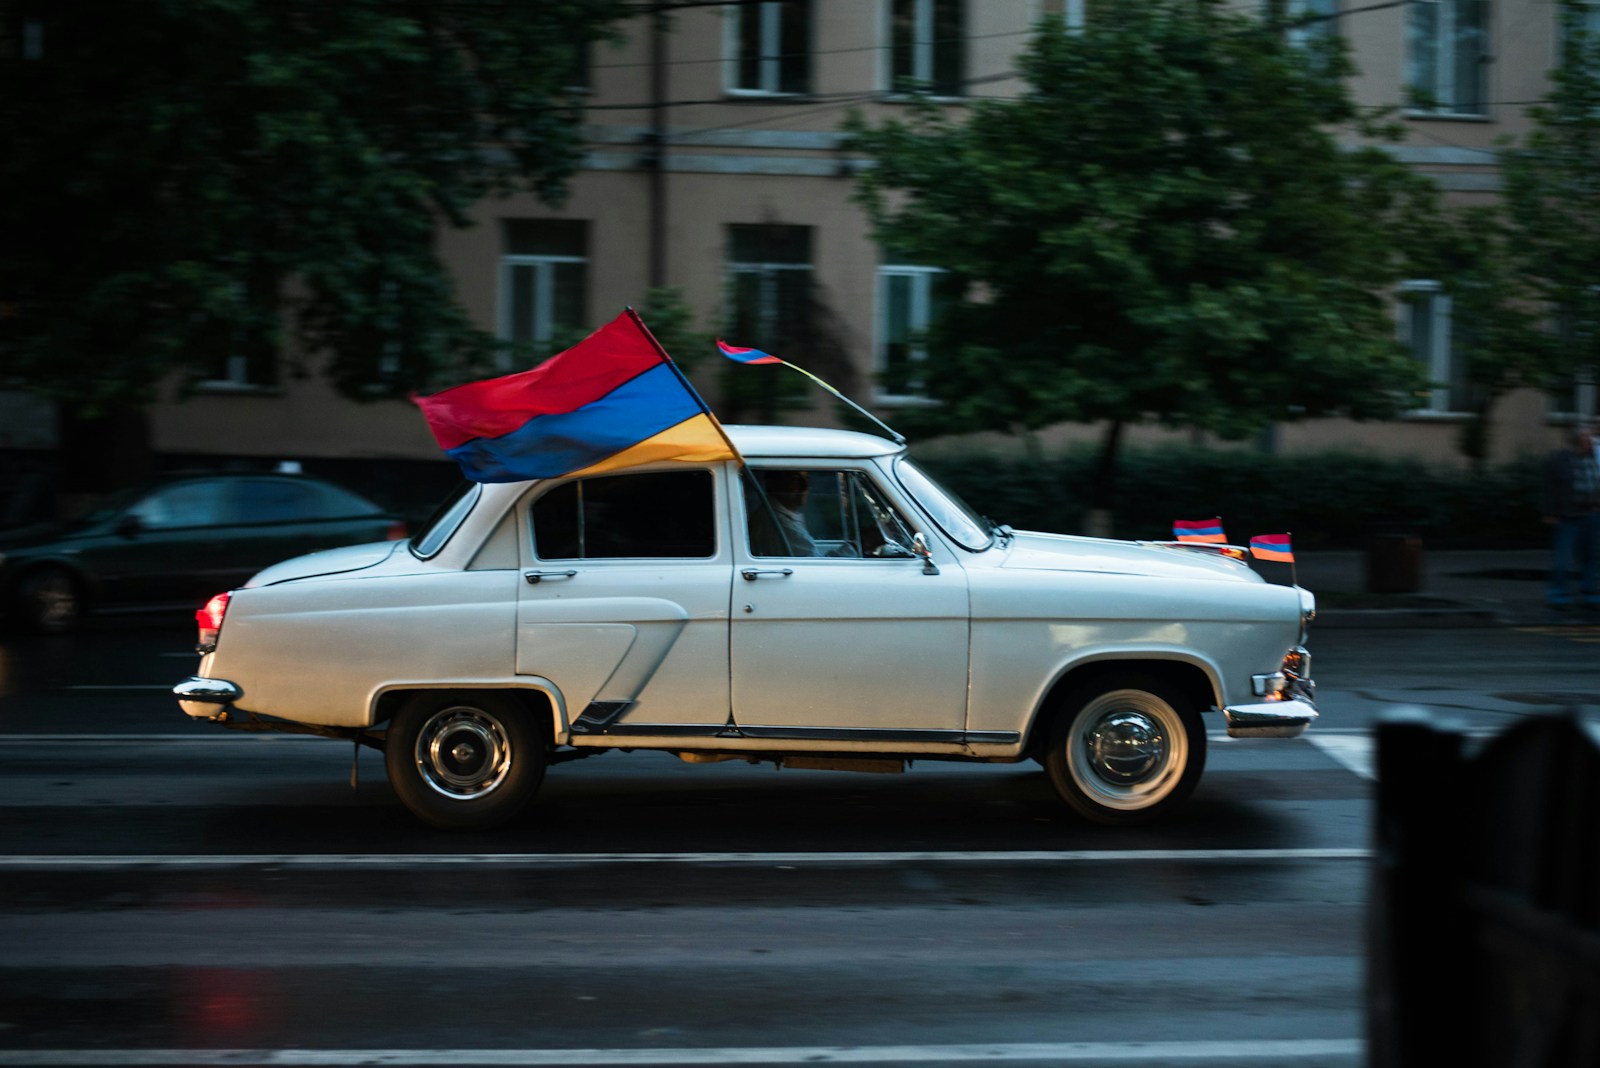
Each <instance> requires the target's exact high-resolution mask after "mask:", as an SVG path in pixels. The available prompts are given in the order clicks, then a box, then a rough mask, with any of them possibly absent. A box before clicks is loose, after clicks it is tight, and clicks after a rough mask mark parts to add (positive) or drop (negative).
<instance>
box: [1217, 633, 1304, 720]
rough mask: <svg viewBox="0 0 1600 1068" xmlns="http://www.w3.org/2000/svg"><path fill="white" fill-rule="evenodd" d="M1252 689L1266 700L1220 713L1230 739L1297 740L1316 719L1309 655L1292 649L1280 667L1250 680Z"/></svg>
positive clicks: (1302, 649) (1299, 648)
mask: <svg viewBox="0 0 1600 1068" xmlns="http://www.w3.org/2000/svg"><path fill="white" fill-rule="evenodd" d="M1250 681H1251V688H1252V690H1253V691H1254V692H1255V695H1256V696H1257V697H1262V698H1265V700H1263V701H1260V702H1257V703H1255V704H1249V705H1232V706H1229V707H1228V708H1224V709H1223V710H1222V716H1223V718H1224V719H1225V720H1227V721H1228V737H1230V738H1298V737H1300V736H1301V735H1302V734H1304V733H1305V732H1306V728H1307V727H1309V726H1311V721H1312V720H1314V719H1316V718H1317V704H1316V696H1317V684H1316V683H1315V682H1313V681H1312V680H1311V654H1310V653H1308V652H1307V651H1306V650H1305V649H1304V648H1303V647H1302V646H1298V645H1297V646H1295V647H1294V648H1293V649H1290V650H1289V652H1288V653H1287V654H1286V655H1285V656H1284V658H1283V667H1282V668H1281V669H1280V670H1278V671H1274V672H1273V673H1272V674H1270V675H1256V676H1253V677H1252V678H1251V680H1250Z"/></svg>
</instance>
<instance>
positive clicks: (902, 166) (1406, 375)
mask: <svg viewBox="0 0 1600 1068" xmlns="http://www.w3.org/2000/svg"><path fill="white" fill-rule="evenodd" d="M1020 69H1021V74H1022V76H1023V78H1024V79H1025V82H1026V86H1025V89H1024V91H1023V92H1022V94H1021V95H1020V96H1019V97H1017V98H1015V99H1009V100H979V101H974V102H973V103H972V104H971V105H970V106H969V107H967V108H966V109H964V110H963V111H962V112H960V113H958V114H956V115H953V116H952V115H950V114H947V113H946V112H945V111H943V110H941V109H940V107H939V106H938V105H935V104H928V105H923V106H920V107H917V108H915V109H914V112H913V115H912V117H911V118H910V119H909V120H907V121H889V122H885V123H883V124H881V125H877V126H872V125H869V124H867V123H865V122H864V121H862V120H861V119H860V118H859V117H853V118H852V119H851V121H850V124H849V130H850V132H851V133H852V135H853V144H854V146H855V147H856V148H857V149H858V150H860V151H864V152H865V153H866V154H867V155H868V156H869V157H870V158H871V161H872V164H873V165H872V166H871V167H869V168H867V169H865V170H864V171H863V172H862V174H861V176H860V179H859V187H858V194H859V197H860V199H861V201H862V202H863V203H864V205H865V206H866V208H867V210H868V212H869V213H870V216H871V218H872V221H873V223H874V225H875V228H876V232H877V235H878V237H879V239H880V240H881V241H882V243H883V244H884V245H885V246H886V247H889V248H893V249H895V250H896V251H897V253H899V254H901V255H904V256H907V257H910V258H911V261H912V262H920V263H924V264H930V265H936V266H940V267H942V268H944V269H945V270H946V271H947V272H949V273H950V276H951V277H952V278H953V280H954V281H955V282H956V283H957V284H958V287H959V288H962V289H964V291H965V296H964V297H963V298H962V299H959V300H957V301H955V302H953V303H952V304H951V305H950V306H949V307H947V309H946V310H945V313H944V314H943V316H942V317H941V321H940V325H939V327H938V329H937V331H936V333H935V337H934V341H935V344H934V345H933V346H932V348H931V351H930V356H929V359H928V363H927V366H926V372H925V381H926V387H927V390H928V392H929V393H930V394H931V395H932V396H933V397H935V398H936V399H938V400H940V401H942V402H943V403H942V404H941V405H940V406H939V407H938V408H937V410H935V411H934V412H933V418H934V419H935V420H937V422H938V424H939V425H940V427H941V428H943V429H947V430H965V429H979V428H987V429H1006V430H1013V431H1016V430H1030V429H1034V428H1039V427H1043V426H1046V425H1049V424H1052V423H1057V422H1061V421H1069V420H1070V421H1105V422H1106V423H1107V424H1108V426H1109V428H1110V430H1109V432H1108V451H1114V448H1115V442H1116V440H1117V439H1116V435H1117V433H1118V431H1120V428H1121V427H1122V426H1123V425H1124V424H1127V423H1133V422H1138V421H1141V420H1157V421H1160V422H1162V423H1164V424H1168V425H1172V426H1180V427H1191V428H1199V429H1203V430H1206V431H1210V432H1214V433H1216V434H1218V435H1222V436H1225V437H1229V438H1237V437H1242V436H1244V435H1247V434H1249V433H1250V432H1252V431H1254V430H1257V429H1258V428H1260V427H1262V426H1263V425H1265V424H1267V423H1269V422H1272V421H1278V420H1283V419H1289V418H1295V417H1299V416H1305V415H1321V414H1335V413H1337V414H1343V415H1348V416H1352V417H1356V418H1369V417H1381V416H1387V415H1391V414H1393V413H1395V412H1396V411H1397V410H1398V409H1400V408H1401V407H1403V406H1404V405H1405V404H1406V403H1407V398H1408V395H1409V394H1410V393H1411V392H1412V391H1413V390H1415V389H1416V388H1417V387H1418V385H1419V372H1418V368H1417V366H1416V364H1415V362H1414V361H1413V360H1412V359H1410V358H1409V356H1408V355H1407V354H1406V353H1405V352H1404V351H1403V350H1402V349H1401V347H1400V346H1399V345H1398V344H1397V343H1396V341H1395V338H1394V328H1393V325H1392V320H1391V318H1390V316H1389V313H1388V308H1387V304H1386V299H1387V298H1386V294H1385V289H1386V287H1387V286H1390V285H1391V284H1392V283H1394V282H1395V281H1396V280H1398V279H1399V278H1401V277H1403V276H1404V273H1405V256H1404V249H1403V248H1402V244H1401V241H1400V240H1399V239H1400V237H1401V236H1402V235H1403V234H1404V233H1405V232H1406V230H1405V227H1404V226H1403V225H1402V223H1403V221H1404V220H1405V219H1406V218H1408V215H1409V213H1411V212H1414V211H1415V210H1417V206H1418V205H1426V204H1429V203H1431V198H1432V197H1433V196H1434V189H1433V187H1432V186H1431V184H1430V183H1427V182H1426V181H1424V180H1422V179H1419V178H1417V177H1416V176H1414V175H1413V174H1411V173H1410V172H1409V171H1407V170H1406V169H1405V168H1404V167H1402V166H1401V165H1399V164H1397V163H1396V162H1395V161H1394V160H1393V158H1392V157H1391V155H1390V154H1389V153H1387V152H1386V151H1384V149H1383V147H1382V145H1381V142H1382V141H1383V140H1386V139H1390V138H1392V137H1393V136H1395V134H1394V132H1393V131H1392V129H1390V128H1387V127H1385V126H1381V125H1380V124H1379V123H1378V122H1376V121H1374V120H1373V118H1372V117H1370V116H1365V115H1364V114H1363V113H1362V112H1361V111H1360V110H1359V109H1358V108H1357V107H1356V106H1355V105H1354V104H1353V102H1352V101H1351V99H1350V97H1349V94H1348V91H1347V89H1346V86H1345V76H1346V75H1347V74H1348V73H1349V66H1348V60H1347V59H1346V57H1345V54H1344V50H1343V46H1342V42H1341V41H1340V40H1339V39H1338V38H1337V36H1336V35H1319V36H1318V37H1317V38H1316V39H1315V40H1313V41H1311V42H1309V43H1307V44H1306V45H1304V46H1303V47H1302V46H1297V45H1292V44H1290V43H1288V42H1287V41H1286V39H1285V35H1284V33H1283V28H1282V27H1281V26H1273V25H1270V24H1268V23H1265V22H1263V21H1261V20H1260V19H1258V18H1256V17H1254V16H1253V15H1250V14H1244V13H1240V12H1239V11H1238V10H1236V9H1230V7H1229V5H1227V4H1225V3H1223V2H1221V0H1143V2H1141V3H1138V4H1119V5H1117V6H1116V8H1115V17H1114V18H1112V17H1107V18H1095V17H1093V15H1091V17H1090V19H1089V21H1088V24H1087V26H1085V27H1084V28H1083V29H1082V30H1081V31H1073V30H1069V29H1065V28H1063V27H1062V26H1061V25H1060V23H1059V21H1056V20H1045V21H1044V22H1042V23H1041V25H1040V28H1039V31H1038V33H1037V35H1036V37H1035V39H1034V40H1033V42H1032V44H1031V46H1030V47H1029V49H1028V50H1027V52H1026V53H1025V55H1024V56H1023V57H1022V59H1021V63H1020ZM1357 139H1366V140H1367V143H1368V144H1370V145H1371V146H1372V147H1364V148H1351V147H1349V146H1348V145H1345V144H1341V141H1351V142H1353V141H1356V140H1357Z"/></svg>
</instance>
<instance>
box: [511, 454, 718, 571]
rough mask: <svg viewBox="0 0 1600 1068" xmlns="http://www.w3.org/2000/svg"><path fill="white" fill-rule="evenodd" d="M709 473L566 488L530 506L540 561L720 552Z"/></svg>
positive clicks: (613, 478) (586, 482)
mask: <svg viewBox="0 0 1600 1068" xmlns="http://www.w3.org/2000/svg"><path fill="white" fill-rule="evenodd" d="M713 498H714V493H713V487H712V480H711V472H709V471H654V472H648V473H645V474H635V475H606V476H601V477H597V478H585V479H579V480H577V481H574V482H564V483H562V484H561V485H559V486H556V487H554V488H553V489H551V490H549V491H548V492H546V493H544V494H542V495H540V496H539V497H538V498H537V499H536V500H535V501H534V502H533V512H532V518H533V539H534V551H535V553H537V554H538V556H539V558H540V559H541V560H596V559H607V558H619V557H635V558H637V557H647V558H674V559H681V558H698V557H708V556H715V555H716V552H717V537H716V513H715V503H714V499H713Z"/></svg>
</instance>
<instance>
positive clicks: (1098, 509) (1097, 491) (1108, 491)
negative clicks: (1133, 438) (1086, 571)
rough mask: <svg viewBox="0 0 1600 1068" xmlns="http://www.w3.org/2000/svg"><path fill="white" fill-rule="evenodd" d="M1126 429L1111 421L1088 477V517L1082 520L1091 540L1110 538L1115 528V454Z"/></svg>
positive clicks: (1118, 421) (1120, 424)
mask: <svg viewBox="0 0 1600 1068" xmlns="http://www.w3.org/2000/svg"><path fill="white" fill-rule="evenodd" d="M1125 425H1126V424H1125V423H1123V421H1122V420H1121V419H1113V420H1111V422H1110V423H1108V424H1107V425H1106V432H1105V436H1104V437H1103V438H1101V439H1100V452H1099V454H1098V455H1096V457H1095V461H1094V471H1093V472H1092V473H1091V474H1090V476H1089V513H1088V515H1087V516H1085V518H1084V533H1085V534H1087V535H1089V536H1090V537H1091V538H1109V537H1111V533H1112V531H1113V530H1114V529H1115V528H1116V516H1115V513H1114V509H1115V506H1116V500H1117V453H1118V452H1119V451H1120V449H1121V447H1122V430H1123V427H1124V426H1125Z"/></svg>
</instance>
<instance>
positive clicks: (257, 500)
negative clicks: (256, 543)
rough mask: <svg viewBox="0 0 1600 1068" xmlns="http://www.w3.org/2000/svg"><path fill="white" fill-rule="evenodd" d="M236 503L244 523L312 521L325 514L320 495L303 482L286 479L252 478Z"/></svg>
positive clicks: (241, 486) (241, 490)
mask: <svg viewBox="0 0 1600 1068" xmlns="http://www.w3.org/2000/svg"><path fill="white" fill-rule="evenodd" d="M238 491H239V498H238V501H237V502H236V504H237V511H238V515H239V520H238V521H239V522H241V523H282V522H288V521H291V520H295V519H312V518H316V517H317V513H318V512H319V511H322V509H320V508H319V507H318V502H317V492H316V489H315V488H314V487H312V486H308V485H306V484H305V483H303V482H290V481H288V480H286V479H265V478H263V479H252V480H250V481H248V482H241V483H240V484H239V486H238Z"/></svg>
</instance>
